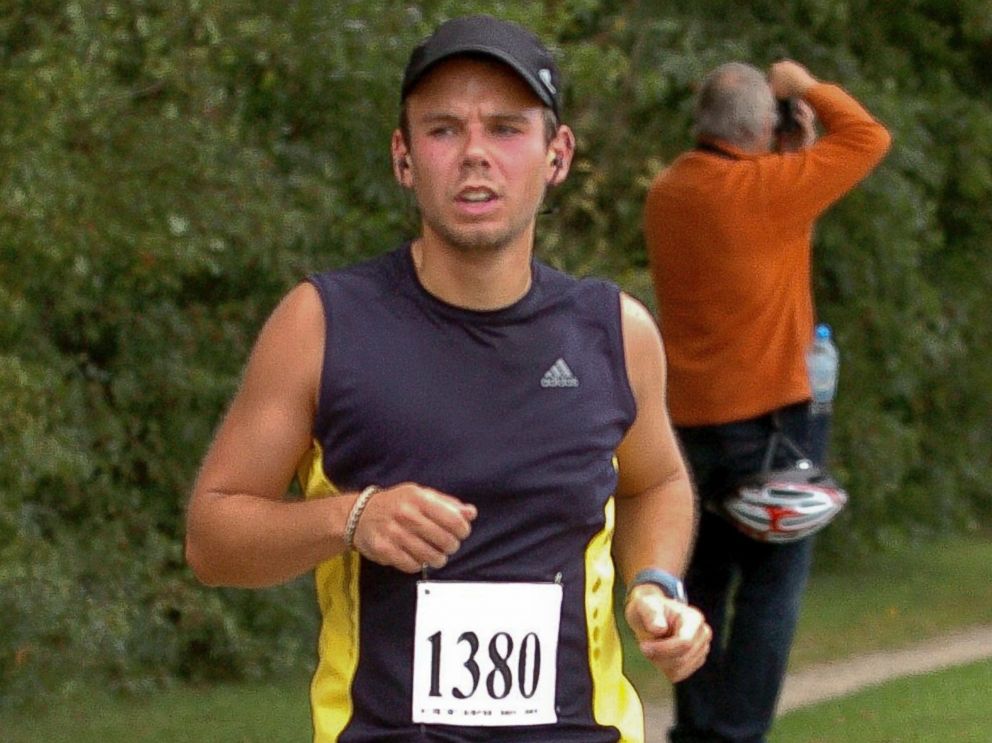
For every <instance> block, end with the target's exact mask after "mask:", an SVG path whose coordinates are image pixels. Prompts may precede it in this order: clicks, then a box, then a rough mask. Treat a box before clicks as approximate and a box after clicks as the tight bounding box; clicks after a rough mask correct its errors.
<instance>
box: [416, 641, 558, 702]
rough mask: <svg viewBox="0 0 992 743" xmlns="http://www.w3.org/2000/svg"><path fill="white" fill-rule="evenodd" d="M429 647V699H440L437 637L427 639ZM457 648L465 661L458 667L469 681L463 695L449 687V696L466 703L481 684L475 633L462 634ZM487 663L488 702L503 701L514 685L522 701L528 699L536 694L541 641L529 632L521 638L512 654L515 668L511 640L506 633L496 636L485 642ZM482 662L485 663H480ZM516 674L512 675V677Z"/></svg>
mask: <svg viewBox="0 0 992 743" xmlns="http://www.w3.org/2000/svg"><path fill="white" fill-rule="evenodd" d="M427 641H428V642H429V643H430V645H431V688H430V692H429V694H430V696H432V697H440V696H441V633H440V632H435V633H434V634H433V635H430V636H429V637H428V638H427ZM457 644H458V645H463V644H464V645H466V646H467V653H468V657H467V658H466V659H465V661H464V662H463V663H462V665H463V666H465V668H466V670H467V671H468V673H469V675H470V676H471V677H472V680H471V686H470V688H469V689H468V691H465V690H463V689H461V688H459V687H457V686H453V687H452V689H451V694H452V696H454V697H455V698H456V699H468V698H470V697H471V696H472V695H473V694H475V692H476V691H477V690H478V688H479V685H480V684H481V683H482V673H483V668H482V667H480V665H479V660H478V656H479V648H480V647H481V645H480V642H479V637H478V635H476V633H475V632H462V634H461V635H459V637H458V640H457ZM488 655H489V661H488V664H487V665H486V667H487V668H489V669H490V670H489V673H488V674H486V691H487V692H488V693H489V697H490V698H491V699H505V698H506V697H507V696H508V695H509V694H510V692H512V691H513V688H514V685H516V687H517V689H519V691H520V695H521V696H522V697H523V698H524V699H530V698H531V697H532V696H534V692H535V691H536V690H537V686H538V681H539V680H540V677H541V641H540V639H538V637H537V635H536V634H534V633H533V632H528V633H527V634H526V635H524V637H523V639H522V640H521V642H520V647H519V649H517V653H516V663H515V664H514V665H515V668H514V667H513V666H512V665H511V663H512V661H513V660H514V642H513V637H512V636H511V635H509V634H508V633H506V632H497V633H496V634H495V635H493V636H492V637H491V638H490V640H489V646H488ZM483 662H485V661H483ZM514 671H516V674H514Z"/></svg>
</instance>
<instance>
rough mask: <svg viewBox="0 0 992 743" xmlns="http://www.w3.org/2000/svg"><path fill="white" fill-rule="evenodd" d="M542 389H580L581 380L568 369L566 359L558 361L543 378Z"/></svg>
mask: <svg viewBox="0 0 992 743" xmlns="http://www.w3.org/2000/svg"><path fill="white" fill-rule="evenodd" d="M541 386H542V387H578V386H579V380H578V379H577V378H576V377H575V375H574V374H572V370H571V369H569V368H568V364H566V363H565V359H558V360H557V361H556V362H555V363H554V364H553V365H552V366H551V368H550V369H548V370H547V371H546V372H544V376H543V377H541Z"/></svg>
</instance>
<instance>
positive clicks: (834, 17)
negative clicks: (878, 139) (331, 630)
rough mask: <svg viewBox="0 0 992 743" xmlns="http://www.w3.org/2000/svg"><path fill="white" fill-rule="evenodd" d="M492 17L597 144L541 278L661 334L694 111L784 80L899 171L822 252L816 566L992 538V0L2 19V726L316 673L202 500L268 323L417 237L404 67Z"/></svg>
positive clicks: (16, 5) (298, 626) (405, 6)
mask: <svg viewBox="0 0 992 743" xmlns="http://www.w3.org/2000/svg"><path fill="white" fill-rule="evenodd" d="M480 10H483V11H488V12H493V13H497V14H501V15H505V16H507V17H511V18H514V19H516V20H519V21H521V22H524V23H526V24H527V25H530V26H531V27H533V28H534V29H535V30H536V31H537V32H538V33H540V34H541V35H542V36H543V37H544V38H546V39H548V40H549V41H550V42H551V44H552V46H554V47H555V48H556V49H557V50H558V51H559V52H560V54H561V59H562V66H563V69H564V72H565V76H566V90H565V112H566V113H565V117H566V119H567V120H568V121H569V122H570V123H571V124H572V125H573V127H574V129H575V130H576V133H577V135H578V141H579V153H578V158H577V161H576V163H575V167H574V169H573V173H572V175H571V176H570V178H569V180H568V181H567V182H566V183H565V184H564V185H563V186H561V187H560V188H559V189H557V190H556V192H554V193H552V194H551V195H550V197H549V198H550V202H551V205H552V206H553V207H554V208H555V212H554V213H553V214H552V215H548V216H545V217H542V222H541V230H540V233H541V234H540V246H539V249H540V253H541V255H542V257H543V258H545V259H546V260H548V261H550V262H551V263H553V264H555V265H559V266H562V267H565V268H568V269H569V270H572V271H576V272H579V273H598V274H605V275H608V276H612V277H614V278H616V279H617V280H618V281H620V282H621V283H622V284H623V285H624V286H625V287H626V288H628V289H629V290H630V291H631V292H632V293H633V294H635V295H636V296H638V297H640V298H641V299H643V300H644V301H645V302H646V303H647V304H649V305H652V304H653V302H652V298H651V288H650V282H649V279H648V276H647V272H646V261H645V255H644V248H643V244H642V240H641V234H640V211H641V205H642V201H643V197H644V194H645V192H646V189H647V187H648V184H649V182H650V179H651V178H652V177H653V175H654V174H655V173H656V172H657V171H658V170H659V169H660V168H661V167H663V166H664V164H665V163H666V162H668V161H670V160H671V159H672V158H673V157H675V156H676V155H677V154H678V153H679V152H680V151H682V150H683V149H685V148H686V147H688V146H690V145H691V142H690V138H689V131H688V130H689V116H690V113H689V112H690V108H691V95H692V89H693V85H694V84H695V82H696V81H697V80H698V79H699V78H700V76H701V75H702V74H703V73H704V72H705V71H706V70H707V69H709V68H710V67H712V66H713V65H715V64H717V63H719V62H723V61H726V60H728V59H732V58H739V59H746V60H749V61H752V62H754V63H756V64H759V65H760V64H766V63H768V62H769V61H771V60H772V59H774V58H776V57H778V56H780V55H783V54H787V55H789V56H792V57H794V58H796V59H798V60H800V61H802V62H804V63H806V64H808V65H809V67H810V68H811V70H812V71H813V72H814V73H815V74H817V75H818V76H820V77H822V78H825V79H835V80H838V81H839V82H841V83H842V84H843V85H845V86H846V87H847V88H849V89H850V90H852V91H853V92H854V93H855V94H856V95H857V96H858V97H859V98H861V99H862V100H864V101H865V102H866V103H867V105H868V106H869V108H870V109H871V110H872V111H874V112H875V113H876V114H877V115H878V116H879V117H880V118H881V119H882V120H883V121H885V122H886V124H887V125H888V126H889V127H890V129H891V130H892V131H893V134H894V137H895V148H894V150H893V152H892V154H891V155H890V157H889V158H888V159H887V161H886V162H885V163H884V164H883V166H882V167H881V168H880V169H879V171H877V172H876V173H875V174H874V175H872V176H871V177H870V178H869V179H868V180H867V181H866V182H865V183H864V184H863V185H862V186H861V187H860V188H859V189H858V190H857V191H856V192H855V193H853V194H851V195H850V196H849V197H848V198H846V199H845V200H844V201H843V202H842V203H841V204H840V205H838V206H837V208H835V209H834V210H832V211H831V212H830V213H829V214H828V215H827V216H826V217H825V218H824V219H823V221H822V222H821V224H820V226H819V228H818V231H817V243H816V250H817V254H818V256H819V260H818V263H817V285H816V293H817V299H818V304H819V310H820V314H821V315H822V316H823V318H824V319H826V320H827V321H829V322H831V323H832V324H833V325H834V326H835V327H836V330H837V335H838V339H839V342H840V345H841V350H842V354H843V367H842V381H841V394H840V399H839V401H838V414H837V421H836V436H835V445H834V459H835V466H836V468H837V470H838V472H839V474H840V475H841V476H842V479H843V480H844V481H845V483H846V484H847V485H848V486H849V488H850V490H851V492H852V494H853V499H852V505H851V507H850V509H849V510H848V512H847V513H846V514H845V515H844V516H843V520H842V521H841V522H840V524H839V525H837V526H835V527H833V528H831V529H830V530H829V531H828V532H827V533H826V535H825V537H824V538H823V539H822V540H821V545H822V547H823V551H824V553H825V554H826V555H828V556H833V557H834V558H835V559H840V557H841V556H843V555H854V556H857V555H860V554H864V553H865V552H866V551H868V550H871V549H873V548H875V547H877V546H878V545H884V544H889V543H892V542H900V541H904V540H906V539H908V538H910V537H912V536H914V535H918V534H934V533H939V532H943V531H961V530H968V529H972V528H975V526H976V525H978V524H980V523H982V522H983V521H986V522H987V521H988V518H989V516H990V515H992V496H990V494H989V491H988V488H987V487H986V485H985V484H986V483H987V482H989V480H990V475H992V472H990V470H992V460H990V454H989V452H990V451H992V447H990V445H989V444H990V442H989V432H988V426H987V415H988V414H987V411H988V410H989V409H990V408H992V399H990V397H992V371H990V369H989V367H988V365H987V364H985V363H984V358H983V355H982V351H983V350H984V349H986V348H989V347H992V344H990V338H989V332H990V331H989V325H988V322H987V320H986V318H988V317H989V316H990V314H992V313H990V307H989V303H990V301H992V299H990V297H992V292H990V291H989V290H990V285H992V261H990V260H989V253H990V245H992V241H990V239H989V237H990V232H992V216H990V214H989V212H988V209H987V204H986V203H985V201H986V197H987V194H988V193H990V190H992V168H990V166H989V162H992V160H990V155H992V116H990V111H989V103H988V100H987V99H988V96H987V95H986V94H987V92H988V89H989V83H990V72H989V69H988V66H987V65H986V64H985V60H986V58H987V51H988V48H989V44H990V42H992V23H990V21H989V19H988V14H987V12H985V10H986V8H985V4H984V3H983V2H980V0H946V1H945V2H936V1H935V0H914V1H913V2H908V3H904V4H903V5H902V6H901V8H900V12H899V13H889V12H887V11H886V9H885V8H884V7H882V6H879V5H878V4H875V3H870V2H868V0H846V1H845V2H837V1H836V0H829V1H828V0H796V2H792V3H772V2H754V3H750V4H746V5H741V4H739V3H736V2H729V0H721V1H717V2H711V3H706V4H699V3H692V2H686V1H683V0H677V1H675V2H672V3H668V4H666V5H665V6H664V8H661V7H660V6H657V5H656V4H653V3H644V2H638V3H618V2H614V1H611V0H566V1H564V2H560V1H555V2H552V1H551V0H548V1H547V2H542V3H529V4H522V3H509V2H495V3H494V2H485V3H484V2H481V1H480V2H469V1H468V0H433V1H432V2H423V3H416V4H415V3H402V2H382V1H381V0H379V1H374V2H369V1H361V2H360V1H359V0H337V1H335V2H330V1H329V0H308V1H307V2H301V3H288V4H271V3H262V2H259V1H258V0H232V1H231V2H218V1H217V0H182V2H167V1H166V0H97V1H94V2H81V1H80V0H76V1H73V2H66V3H62V2H52V1H51V0H44V1H42V2H38V1H32V2H27V1H26V0H6V1H5V2H3V3H2V7H0V91H2V95H0V227H2V229H0V413H2V414H3V419H4V420H5V422H6V424H7V425H5V426H4V427H3V428H2V429H0V700H2V701H0V704H3V703H14V702H16V701H17V700H19V699H22V698H26V697H29V696H32V695H36V694H38V693H40V692H44V691H45V690H59V689H63V688H65V687H66V686H67V685H71V684H72V683H73V680H74V679H75V678H79V677H80V676H84V675H85V676H89V677H99V678H104V679H107V680H109V681H110V682H112V683H114V684H116V685H118V686H121V687H130V688H141V687H143V686H145V685H148V684H165V683H169V682H170V681H171V680H173V679H176V678H187V679H200V678H215V677H244V676H252V675H258V674H261V673H264V672H267V671H269V670H272V669H280V668H283V667H285V666H287V665H293V664H296V665H300V664H303V665H306V664H307V663H308V662H309V661H308V659H307V656H308V653H309V650H308V648H309V646H310V643H311V642H312V631H311V630H312V626H313V608H312V599H311V598H310V596H309V594H310V589H309V587H308V586H307V585H306V582H305V581H304V582H301V583H295V584H293V585H292V586H288V587H285V588H283V589H279V590H274V591H263V592H253V593H248V592H239V591H216V590H208V589H204V588H201V587H199V586H197V585H196V584H195V582H194V581H193V579H192V578H191V576H190V574H189V572H188V570H187V569H186V568H185V566H184V564H183V560H182V554H181V543H182V528H183V527H182V518H183V507H184V501H185V497H186V493H187V491H188V488H189V486H190V483H191V481H192V478H193V475H194V472H195V468H196V466H197V463H198V460H199V458H200V456H201V455H202V453H203V451H204V449H205V446H206V443H207V441H208V439H209V437H210V434H211V431H212V429H213V427H214V426H215V425H216V422H217V420H218V418H219V416H220V415H221V413H222V411H223V407H224V405H225V403H226V401H227V400H228V399H229V397H230V395H231V393H232V392H233V390H234V388H235V386H236V384H237V378H238V374H239V371H240V369H241V367H242V365H243V362H244V359H245V357H246V355H247V353H248V350H249V346H250V344H251V342H252V339H253V337H254V335H255V333H256V332H257V330H258V328H259V326H260V324H261V323H262V321H263V320H264V318H265V317H266V315H267V314H268V312H269V311H270V310H271V308H272V307H273V306H274V304H275V303H276V302H277V301H278V299H279V297H280V296H281V295H282V294H283V293H284V292H285V291H286V290H287V289H288V288H289V287H290V286H291V285H292V284H293V283H295V282H297V281H299V280H300V278H301V277H303V276H304V275H305V274H306V273H307V272H308V271H311V270H315V269H317V268H322V267H327V266H333V265H340V264H344V263H349V262H352V261H354V260H356V259H358V258H360V257H363V256H366V255H370V254H373V253H377V252H380V251H381V250H383V249H385V248H386V247H389V246H391V245H393V244H395V242H396V241H398V240H399V239H401V238H402V237H403V236H404V235H407V234H409V232H410V230H411V229H413V228H414V227H415V224H416V215H415V213H414V211H413V209H412V207H411V205H410V204H409V202H408V201H407V200H406V198H405V195H404V194H403V193H401V192H400V189H398V188H397V187H396V186H395V185H394V184H393V183H392V180H391V173H390V167H389V157H388V141H389V136H390V132H391V130H392V129H393V127H394V125H395V122H396V117H397V114H398V105H397V104H398V100H397V97H398V96H397V90H398V85H399V79H400V75H401V71H402V65H403V64H404V61H405V58H406V55H407V53H408V51H409V49H410V48H411V46H412V45H413V44H414V43H415V42H416V41H417V40H418V39H419V38H420V37H421V36H422V35H423V34H425V33H427V32H428V31H429V29H430V28H431V27H433V26H434V25H435V23H436V22H437V21H439V20H441V19H443V18H446V17H450V16H452V15H455V14H459V13H462V12H472V11H480Z"/></svg>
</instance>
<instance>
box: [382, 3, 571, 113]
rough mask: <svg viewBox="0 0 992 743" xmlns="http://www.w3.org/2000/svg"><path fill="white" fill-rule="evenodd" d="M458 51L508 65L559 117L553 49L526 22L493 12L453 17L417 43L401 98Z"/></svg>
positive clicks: (559, 96) (559, 86)
mask: <svg viewBox="0 0 992 743" xmlns="http://www.w3.org/2000/svg"><path fill="white" fill-rule="evenodd" d="M459 54H482V55H485V56H489V57H493V58H495V59H497V60H499V61H500V62H503V63H504V64H506V65H509V66H510V67H511V68H513V70H514V72H516V73H517V74H518V75H520V77H521V78H523V80H524V82H526V83H527V84H528V85H529V86H530V88H531V89H532V90H533V91H534V92H535V93H536V94H537V97H538V98H540V99H541V101H542V102H543V103H544V104H545V105H546V106H549V107H550V108H551V110H552V111H554V112H555V116H559V117H560V110H559V105H560V98H561V81H560V74H559V72H558V67H557V65H555V61H554V59H553V58H552V57H551V53H550V52H549V51H548V50H547V48H546V47H545V46H544V44H543V43H541V40H540V39H539V38H537V36H536V35H534V34H533V33H531V32H530V31H528V30H527V29H525V28H524V27H523V26H519V25H517V24H516V23H512V22H511V21H504V20H500V19H499V18H494V17H493V16H491V15H481V14H480V15H469V16H463V17H461V18H453V19H452V20H450V21H446V22H444V23H442V24H441V25H440V26H438V27H437V28H436V29H435V30H434V33H433V34H431V35H430V36H428V37H427V38H426V39H424V40H423V41H422V42H421V43H420V44H418V45H417V47H416V48H415V49H414V50H413V52H411V54H410V61H409V62H407V65H406V71H405V72H404V73H403V87H402V88H401V89H400V100H401V101H403V100H406V97H407V96H408V95H409V94H410V91H411V90H413V88H414V87H415V86H416V85H417V83H418V82H420V80H421V79H422V78H423V76H424V75H425V74H426V73H427V71H428V70H429V69H430V68H431V67H433V66H434V65H435V64H437V63H438V62H440V61H442V60H445V59H448V58H449V57H453V56H456V55H459Z"/></svg>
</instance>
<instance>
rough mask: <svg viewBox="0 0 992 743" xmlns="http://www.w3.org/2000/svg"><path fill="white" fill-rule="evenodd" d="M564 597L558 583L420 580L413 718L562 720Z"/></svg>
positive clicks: (485, 722)
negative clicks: (558, 699)
mask: <svg viewBox="0 0 992 743" xmlns="http://www.w3.org/2000/svg"><path fill="white" fill-rule="evenodd" d="M561 600H562V588H561V585H560V584H558V583H468V582H456V581H420V582H419V583H418V584H417V617H416V630H415V632H416V637H415V640H416V642H415V645H414V654H413V721H414V722H422V723H432V724H435V725H479V726H505V725H547V724H552V723H555V722H557V721H558V714H557V712H556V711H555V688H556V680H557V679H556V676H557V668H558V626H559V624H560V621H561Z"/></svg>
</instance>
